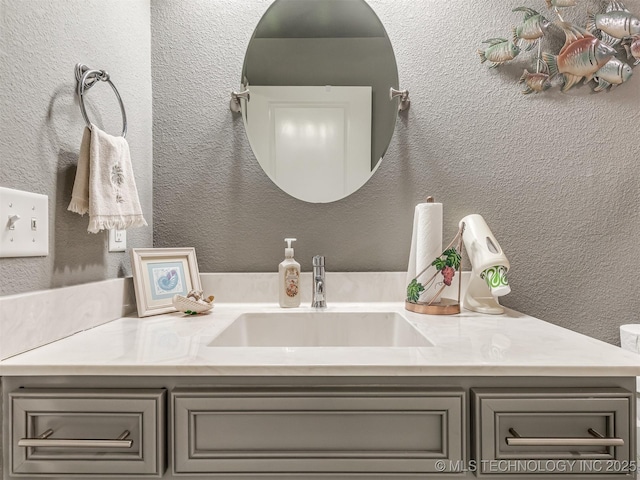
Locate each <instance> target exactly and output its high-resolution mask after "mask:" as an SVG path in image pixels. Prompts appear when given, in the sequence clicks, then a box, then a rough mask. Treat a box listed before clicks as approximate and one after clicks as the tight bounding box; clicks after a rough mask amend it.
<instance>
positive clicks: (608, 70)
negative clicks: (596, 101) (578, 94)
mask: <svg viewBox="0 0 640 480" xmlns="http://www.w3.org/2000/svg"><path fill="white" fill-rule="evenodd" d="M631 75H633V69H632V68H631V66H630V65H629V64H628V63H626V62H623V61H621V60H618V59H617V58H616V57H613V58H612V59H611V60H609V61H608V62H607V63H606V64H605V65H604V67H602V68H601V69H599V70H598V71H597V72H596V73H594V74H593V79H594V80H595V81H596V82H598V86H597V87H596V88H594V89H593V91H594V92H602V91H603V90H606V89H607V88H609V87H615V86H616V85H621V84H623V83H624V82H626V81H627V80H629V79H630V78H631Z"/></svg>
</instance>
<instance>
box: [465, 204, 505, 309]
mask: <svg viewBox="0 0 640 480" xmlns="http://www.w3.org/2000/svg"><path fill="white" fill-rule="evenodd" d="M463 224H464V226H465V228H464V233H463V234H462V238H463V240H464V246H465V250H466V251H467V255H468V256H469V261H470V262H471V280H469V284H468V285H467V292H466V294H465V296H464V300H463V301H462V305H463V307H464V308H466V309H467V310H472V311H474V312H480V313H489V314H501V313H504V308H502V306H501V305H500V303H498V297H501V296H503V295H506V294H507V293H509V292H510V291H511V287H510V286H509V282H508V281H507V272H508V271H509V260H507V257H506V255H505V254H504V252H503V251H502V248H500V244H499V243H498V241H497V240H496V237H494V236H493V233H491V230H490V229H489V226H488V225H487V223H486V222H485V220H484V218H482V217H481V216H480V215H467V216H466V217H464V218H463V219H462V220H460V226H462V225H463Z"/></svg>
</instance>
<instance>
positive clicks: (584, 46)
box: [542, 22, 616, 92]
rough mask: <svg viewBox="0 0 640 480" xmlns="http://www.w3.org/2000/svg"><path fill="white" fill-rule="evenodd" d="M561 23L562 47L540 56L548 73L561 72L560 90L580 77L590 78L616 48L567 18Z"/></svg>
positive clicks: (555, 73) (580, 78) (567, 88)
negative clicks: (552, 52) (562, 77)
mask: <svg viewBox="0 0 640 480" xmlns="http://www.w3.org/2000/svg"><path fill="white" fill-rule="evenodd" d="M560 26H561V27H562V30H564V35H565V42H564V47H562V50H560V53H559V54H558V55H552V54H550V53H546V52H545V53H543V54H542V58H543V59H544V61H545V63H546V64H547V65H548V66H549V72H550V73H551V75H563V76H564V84H563V86H562V91H563V92H566V91H568V90H569V89H571V87H573V86H574V85H576V84H577V83H578V82H579V81H580V80H582V79H583V78H586V80H587V81H589V80H591V79H592V78H593V74H594V73H596V72H597V71H598V69H600V68H602V67H604V66H605V64H606V63H607V62H608V61H609V59H610V58H611V57H613V56H614V55H615V53H616V51H615V50H614V48H613V47H610V46H609V45H607V44H605V43H604V42H602V41H600V40H598V39H597V38H596V37H595V36H594V35H592V34H591V33H589V32H587V31H586V30H584V29H582V28H580V27H577V26H575V25H571V24H569V23H566V22H565V23H562V24H560Z"/></svg>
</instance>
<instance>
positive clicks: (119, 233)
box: [109, 230, 127, 252]
mask: <svg viewBox="0 0 640 480" xmlns="http://www.w3.org/2000/svg"><path fill="white" fill-rule="evenodd" d="M126 249H127V231H126V230H109V251H110V252H124V251H125V250H126Z"/></svg>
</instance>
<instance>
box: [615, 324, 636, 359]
mask: <svg viewBox="0 0 640 480" xmlns="http://www.w3.org/2000/svg"><path fill="white" fill-rule="evenodd" d="M620 346H621V347H622V348H624V349H625V350H629V351H630V352H634V353H640V324H630V325H622V326H621V327H620Z"/></svg>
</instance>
